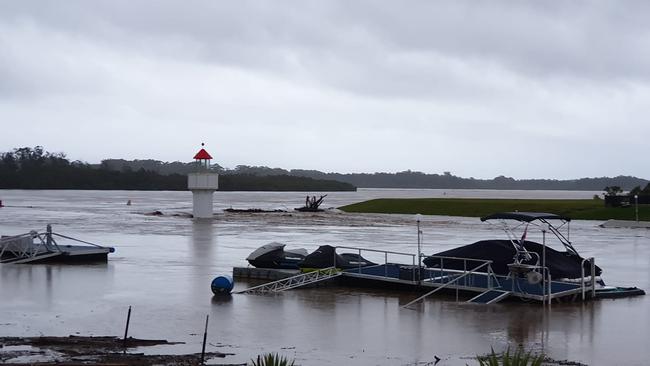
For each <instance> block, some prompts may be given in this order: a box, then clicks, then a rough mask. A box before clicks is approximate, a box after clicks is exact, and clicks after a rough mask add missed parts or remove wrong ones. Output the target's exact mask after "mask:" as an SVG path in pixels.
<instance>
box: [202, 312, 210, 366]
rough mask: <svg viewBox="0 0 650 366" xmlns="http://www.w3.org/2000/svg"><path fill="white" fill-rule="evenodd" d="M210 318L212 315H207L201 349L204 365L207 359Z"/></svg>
mask: <svg viewBox="0 0 650 366" xmlns="http://www.w3.org/2000/svg"><path fill="white" fill-rule="evenodd" d="M209 318H210V315H206V316H205V330H204V331H203V348H202V349H201V365H204V362H203V361H204V359H205V342H206V341H207V339H208V319H209Z"/></svg>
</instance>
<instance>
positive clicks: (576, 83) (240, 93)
mask: <svg viewBox="0 0 650 366" xmlns="http://www.w3.org/2000/svg"><path fill="white" fill-rule="evenodd" d="M649 8H650V4H648V3H646V2H641V1H639V2H625V3H621V2H615V1H602V2H586V1H574V2H537V1H529V2H506V1H493V2H473V1H472V2H470V1H446V2H442V1H413V2H388V1H301V2H283V1H280V2H253V1H251V2H247V1H243V2H214V1H187V2H168V1H93V2H87V1H16V2H2V3H0V123H1V124H2V126H3V127H7V126H13V128H11V129H10V132H9V133H8V134H6V135H5V137H4V138H3V139H2V141H1V144H0V147H1V148H2V149H3V150H8V149H11V148H13V147H17V146H26V145H34V144H42V145H45V147H46V148H48V149H52V150H57V151H65V152H67V153H68V154H69V155H70V156H72V157H74V158H79V159H84V160H89V161H98V160H100V159H102V158H108V157H124V158H157V159H162V160H187V157H188V156H191V155H192V152H193V149H194V148H195V147H196V146H197V144H198V143H199V142H201V141H203V140H205V141H206V142H208V143H209V145H211V146H213V148H214V149H215V150H216V151H217V152H218V153H217V154H216V156H217V157H218V158H217V160H218V161H219V163H221V164H222V165H226V166H232V165H234V164H239V163H244V164H251V165H258V164H259V165H262V164H263V165H270V166H282V167H285V168H313V169H321V170H328V171H368V172H372V171H397V170H405V169H413V170H422V171H426V172H441V171H443V170H449V171H452V172H453V173H456V174H460V175H465V176H477V177H490V176H495V175H500V174H505V175H512V176H515V177H522V178H523V177H558V178H570V177H579V176H593V175H617V174H630V175H640V176H643V174H645V172H644V171H643V170H642V168H643V161H642V160H641V158H640V157H638V156H639V155H640V151H642V149H643V143H644V141H643V140H644V139H643V137H642V136H643V134H644V133H645V134H646V135H647V134H648V132H650V127H648V124H647V123H645V121H644V120H645V118H646V116H647V114H648V111H649V108H650V107H649V104H648V98H649V97H650V90H649V89H648V83H649V81H650V80H649V74H648V73H649V71H650V66H649V65H650V47H649V45H648V40H650V37H649V34H648V32H649V30H650V26H648V22H647V20H646V17H645V15H646V14H648V10H650V9H649ZM4 129H5V130H6V128H4ZM631 131H633V132H631ZM614 135H615V136H616V137H614Z"/></svg>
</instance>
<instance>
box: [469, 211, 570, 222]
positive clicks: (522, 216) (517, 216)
mask: <svg viewBox="0 0 650 366" xmlns="http://www.w3.org/2000/svg"><path fill="white" fill-rule="evenodd" d="M499 219H501V220H517V221H524V222H531V221H535V220H564V221H571V219H570V218H568V217H565V216H560V215H556V214H552V213H545V212H499V213H495V214H492V215H487V216H485V217H481V221H487V220H499Z"/></svg>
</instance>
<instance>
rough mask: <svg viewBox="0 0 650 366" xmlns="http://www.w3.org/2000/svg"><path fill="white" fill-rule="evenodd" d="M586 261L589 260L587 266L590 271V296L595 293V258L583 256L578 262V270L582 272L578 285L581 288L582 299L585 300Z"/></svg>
mask: <svg viewBox="0 0 650 366" xmlns="http://www.w3.org/2000/svg"><path fill="white" fill-rule="evenodd" d="M587 261H588V262H589V264H591V266H590V268H589V269H590V272H591V296H592V297H593V296H595V293H596V266H595V263H596V260H595V258H594V257H590V258H584V259H583V260H582V262H580V270H581V274H582V277H581V278H580V287H581V290H582V301H585V294H586V290H587V287H586V286H585V262H587Z"/></svg>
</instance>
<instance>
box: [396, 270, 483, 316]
mask: <svg viewBox="0 0 650 366" xmlns="http://www.w3.org/2000/svg"><path fill="white" fill-rule="evenodd" d="M491 264H492V261H486V263H483V264H481V265H479V266H476V267H474V268H472V269H470V270H469V271H468V272H467V273H464V274H462V275H460V276H458V277H456V278H454V279H453V280H451V281H449V282H447V283H445V284H443V285H442V286H440V287H436V288H435V289H433V290H431V291H429V292H427V293H426V294H424V295H422V296H420V297H418V298H417V299H415V300H412V301H411V302H409V303H407V304H406V305H403V306H402V308H406V307H409V306H411V305H413V304H415V303H416V302H418V301H420V300H423V299H424V298H426V297H428V296H430V295H433V294H434V293H436V292H438V291H440V290H442V289H443V288H445V287H447V286H449V285H451V284H453V283H455V282H458V281H459V280H460V279H461V278H464V277H466V276H469V275H470V274H474V272H476V271H477V270H479V269H481V268H483V267H484V266H490V265H491ZM488 270H489V271H490V272H491V270H490V269H489V268H488ZM490 275H491V274H490V273H489V274H488V276H490ZM488 278H489V277H488ZM488 290H492V286H491V283H490V282H489V281H488Z"/></svg>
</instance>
